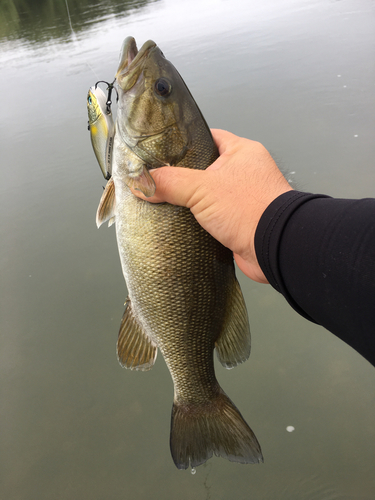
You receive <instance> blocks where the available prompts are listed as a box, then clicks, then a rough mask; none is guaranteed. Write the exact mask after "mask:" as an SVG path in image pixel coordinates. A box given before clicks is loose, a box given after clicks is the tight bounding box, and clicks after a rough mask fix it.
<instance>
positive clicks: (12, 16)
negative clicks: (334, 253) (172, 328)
mask: <svg viewBox="0 0 375 500" xmlns="http://www.w3.org/2000/svg"><path fill="white" fill-rule="evenodd" d="M68 6H69V11H70V15H71V20H72V26H73V30H74V32H75V33H77V34H78V36H77V37H76V39H73V37H71V29H70V25H69V19H68V15H67V10H66V4H65V1H62V0H61V1H59V2H57V1H54V2H47V1H44V2H43V1H40V2H34V1H32V2H31V1H29V2H26V1H23V2H22V1H20V0H18V1H16V0H14V1H10V0H8V1H2V2H1V4H0V9H1V16H0V26H1V28H0V33H1V35H0V48H1V52H0V67H1V69H0V71H1V78H0V92H1V95H2V96H3V100H2V120H1V121H0V138H1V139H0V141H1V155H0V158H1V159H0V161H1V174H2V182H1V183H0V203H2V206H1V214H2V217H1V218H0V233H1V234H0V238H1V243H2V245H1V251H0V267H1V280H0V294H1V301H0V308H1V311H0V332H1V335H0V381H1V382H0V384H1V405H0V421H1V426H2V432H1V433H0V446H1V454H0V475H1V481H0V497H1V498H7V499H11V500H13V499H19V498H22V499H28V498H38V500H39V499H40V500H43V499H46V500H47V499H48V500H49V499H50V498H51V496H52V497H55V496H56V497H57V498H59V499H64V500H65V499H71V498H90V499H94V500H96V499H98V500H99V499H103V498H106V499H107V498H109V499H111V498H129V497H131V496H132V497H133V498H137V499H138V498H140V499H142V498H149V497H155V498H163V499H174V498H176V497H177V496H178V497H179V498H181V499H183V500H185V499H186V500H190V499H191V498H196V499H206V498H212V499H214V498H215V499H224V498H234V499H245V498H256V499H262V500H263V499H266V500H268V499H270V500H274V499H277V500H284V499H285V500H294V499H295V500H311V499H318V498H322V499H323V498H324V499H325V500H326V499H332V500H333V499H336V498H337V499H352V500H358V499H362V500H365V499H366V500H367V499H368V500H370V499H371V500H372V499H373V498H375V478H374V474H373V464H374V463H375V446H374V440H375V424H374V422H375V420H374V413H375V373H374V372H375V370H374V369H373V367H371V366H370V365H369V364H368V363H367V362H366V361H364V360H363V359H362V358H361V357H360V356H359V355H358V354H356V353H355V352H354V351H352V350H351V349H350V348H348V347H347V346H345V345H344V344H343V343H342V342H340V341H339V340H337V339H336V338H334V337H333V335H330V334H328V333H327V332H326V331H325V330H324V329H322V328H319V327H317V326H316V325H313V324H310V323H308V322H307V321H305V320H303V319H302V318H300V317H298V316H297V314H296V313H294V312H293V311H291V310H290V307H289V306H288V305H287V304H286V303H285V300H284V299H283V298H282V297H280V296H279V295H278V294H277V293H276V292H275V291H274V290H272V289H270V287H266V286H262V285H257V284H254V283H251V282H250V281H249V280H247V279H246V278H244V277H243V276H240V281H241V286H242V288H243V290H244V294H245V299H246V303H247V307H248V310H249V316H250V324H251V328H252V335H253V347H252V355H251V357H250V359H249V361H248V362H246V363H245V364H244V365H243V366H240V367H238V368H236V369H234V370H231V371H229V372H228V371H225V373H224V372H223V369H222V368H221V367H220V366H217V374H218V378H219V381H220V383H221V384H222V385H223V387H224V390H225V391H226V392H228V393H229V394H230V395H231V397H233V400H234V401H236V403H237V404H238V406H239V407H240V408H241V411H242V413H243V415H244V417H245V419H246V420H248V421H249V422H251V426H252V428H253V429H254V431H255V432H256V434H257V437H258V438H259V441H260V442H261V443H262V449H263V451H264V456H265V463H264V464H263V465H260V466H248V467H247V466H240V465H237V464H232V463H229V462H227V461H224V460H219V459H215V458H213V459H212V460H210V462H209V464H207V465H206V466H202V467H199V468H197V472H196V474H195V475H192V474H190V473H189V472H187V473H183V472H181V471H177V470H175V468H174V465H173V463H172V462H171V458H170V452H169V448H168V444H167V443H168V438H169V420H170V412H171V399H172V395H173V388H172V383H171V380H170V376H169V373H168V370H167V368H166V366H165V364H164V362H163V360H162V357H161V356H159V357H158V360H157V362H156V365H155V367H154V368H153V370H151V371H150V372H148V373H133V372H129V371H124V370H122V369H121V368H120V367H119V365H118V363H117V360H116V354H115V343H116V337H117V332H118V327H119V323H120V318H121V316H122V313H123V303H124V301H125V298H126V295H127V292H126V289H125V286H124V281H123V277H122V273H121V269H120V263H119V257H118V254H117V248H116V243H115V235H114V231H113V228H110V229H106V228H102V229H101V230H99V231H98V230H97V229H96V226H95V213H96V208H97V205H98V203H99V199H100V196H101V193H102V184H103V178H102V174H101V172H100V169H99V167H98V165H97V163H96V160H95V158H94V155H93V152H92V149H91V145H90V139H89V133H88V131H87V113H86V94H87V89H88V88H89V86H90V85H92V84H93V83H95V82H96V81H97V80H99V79H105V80H108V81H111V78H113V75H114V72H115V70H116V66H117V61H118V54H119V50H120V46H121V43H122V41H123V39H124V38H125V36H127V35H133V36H135V37H136V39H137V42H138V45H139V46H141V45H142V43H143V42H144V41H146V40H147V39H149V38H151V39H154V40H155V41H156V42H157V43H158V44H159V45H160V47H161V48H162V50H163V52H164V53H165V54H166V56H167V57H168V59H170V60H171V61H172V62H173V63H174V65H175V66H176V68H177V69H178V70H179V71H180V73H181V74H182V76H183V77H184V79H185V81H186V82H187V84H188V86H189V88H190V90H191V91H192V94H193V95H194V97H195V99H196V100H197V102H198V104H199V106H200V108H201V110H202V112H203V114H204V116H205V118H206V119H207V121H208V123H209V124H210V125H211V126H216V127H222V128H228V129H230V130H232V131H233V132H235V133H237V134H239V135H243V136H246V137H251V138H254V139H257V140H260V141H261V142H263V143H264V144H265V145H266V146H267V147H268V148H269V149H271V151H272V153H273V155H274V156H275V157H276V159H277V161H278V162H279V164H280V165H281V166H282V168H283V169H284V170H285V171H286V172H288V173H289V176H290V178H292V179H293V180H295V182H296V183H297V185H298V186H299V187H300V188H301V189H305V190H309V191H313V192H323V193H328V194H332V195H335V196H351V197H364V196H374V185H375V171H374V168H373V158H374V154H375V151H374V142H373V137H372V136H373V130H374V126H375V123H374V112H373V110H374V109H375V106H374V104H375V103H374V94H373V81H374V78H375V74H374V67H373V65H371V64H370V63H369V61H372V60H373V47H374V28H373V14H374V5H373V2H372V1H370V0H363V1H362V2H357V1H356V0H342V1H340V2H326V1H324V0H315V2H311V1H310V0H290V1H286V2H279V1H277V0H266V1H264V2H243V1H242V0H232V1H231V2H227V1H224V0H199V1H198V0H191V2H184V1H181V0H163V1H159V2H149V3H146V2H126V3H125V2H120V1H119V2H114V1H112V2H111V1H109V2H104V1H102V2H99V1H98V2H93V1H91V2H89V1H84V0H82V1H73V0H68ZM67 40H73V43H66V41H67ZM292 172H293V173H292ZM289 426H290V427H293V428H294V429H295V430H294V431H293V432H288V431H287V427H289ZM51 492H52V493H51Z"/></svg>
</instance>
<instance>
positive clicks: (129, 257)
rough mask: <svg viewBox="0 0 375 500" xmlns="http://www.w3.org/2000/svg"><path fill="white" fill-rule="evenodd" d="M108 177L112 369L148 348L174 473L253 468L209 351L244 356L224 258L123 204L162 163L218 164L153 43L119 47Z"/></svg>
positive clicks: (257, 455) (163, 220) (165, 219)
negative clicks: (162, 390) (114, 316)
mask: <svg viewBox="0 0 375 500" xmlns="http://www.w3.org/2000/svg"><path fill="white" fill-rule="evenodd" d="M116 80H117V85H118V94H119V101H118V109H117V118H116V134H115V137H114V146H113V159H112V177H111V179H110V180H109V181H108V183H107V186H106V188H105V190H104V192H103V195H102V197H101V200H100V203H99V207H98V211H97V215H96V223H97V226H98V227H99V226H100V225H101V224H103V223H104V222H106V221H107V220H113V219H114V221H115V227H116V237H117V245H118V250H119V255H120V260H121V265H122V271H123V275H124V278H125V281H126V284H127V289H128V297H127V299H126V302H125V312H124V315H123V317H122V321H121V325H120V330H119V334H118V340H117V356H118V360H119V362H120V364H121V365H122V366H123V367H125V368H129V369H131V370H141V371H147V370H149V369H151V368H152V367H153V365H154V363H155V360H156V357H157V352H158V351H160V353H161V354H162V356H163V357H164V360H165V362H166V364H167V367H168V369H169V372H170V374H171V377H172V380H173V384H174V397H173V406H172V415H171V429H170V450H171V455H172V458H173V461H174V463H175V465H176V467H177V468H178V469H187V468H188V467H189V466H190V467H192V468H193V467H197V466H199V465H201V464H203V463H204V462H206V461H207V460H208V459H209V458H211V457H212V456H213V455H216V456H221V457H223V458H226V459H228V460H230V461H232V462H238V463H244V464H245V463H259V462H263V455H262V451H261V447H260V445H259V442H258V440H257V438H256V436H255V434H254V433H253V431H252V430H251V429H250V427H249V426H248V424H247V423H246V421H245V420H244V418H243V417H242V415H241V413H240V412H239V410H238V409H237V408H236V406H235V405H234V404H233V402H232V401H231V400H230V399H229V397H228V396H227V395H226V394H225V392H224V391H223V389H222V388H221V387H220V385H219V383H218V381H217V379H216V376H215V370H214V355H213V353H214V351H216V354H217V357H218V359H219V361H220V362H221V364H222V365H223V366H225V367H226V368H232V367H234V366H236V365H238V364H239V363H242V362H244V361H245V360H246V359H247V358H248V357H249V354H250V329H249V321H248V315H247V310H246V305H245V301H244V298H243V295H242V291H241V288H240V285H239V283H238V281H237V278H236V275H235V268H234V261H233V254H232V252H231V251H230V250H229V249H228V248H226V247H224V246H223V245H222V244H221V243H219V242H218V241H217V240H215V239H214V238H213V237H212V236H211V235H210V234H209V233H207V232H206V231H205V230H204V229H203V228H202V227H201V226H200V225H199V224H198V222H197V221H196V219H195V218H194V216H193V214H192V213H191V211H190V210H189V209H187V208H185V207H180V206H174V205H170V204H168V203H159V204H153V203H150V202H148V201H145V200H142V199H140V198H138V197H137V196H135V195H134V194H133V193H132V191H131V189H134V190H137V189H138V190H140V191H141V192H142V193H144V195H145V196H146V197H149V196H152V195H153V193H154V192H155V183H154V181H153V178H152V176H151V174H150V172H149V170H150V169H157V168H159V167H161V166H164V165H173V166H178V167H184V168H194V169H201V170H204V169H206V168H207V167H208V166H209V165H211V164H212V163H213V162H214V161H215V160H216V159H217V158H218V156H219V153H218V149H217V147H216V145H215V142H214V141H213V138H212V135H211V132H210V129H209V128H208V125H207V123H206V121H205V119H204V117H203V115H202V113H201V111H200V110H199V108H198V106H197V104H196V102H195V100H194V98H193V97H192V95H191V93H190V91H189V90H188V88H187V86H186V84H185V82H184V81H183V79H182V77H181V76H180V74H179V73H178V71H177V70H176V68H175V67H174V66H173V64H172V63H171V62H169V61H168V60H167V59H166V58H165V56H164V54H163V52H162V51H161V50H160V48H159V47H158V46H157V45H156V43H155V42H153V41H151V40H149V41H147V42H146V43H144V44H143V46H142V47H141V49H140V50H139V51H138V49H137V45H136V42H135V39H134V38H133V37H127V38H126V39H125V41H124V43H123V46H122V49H121V53H120V61H119V66H118V70H117V73H116Z"/></svg>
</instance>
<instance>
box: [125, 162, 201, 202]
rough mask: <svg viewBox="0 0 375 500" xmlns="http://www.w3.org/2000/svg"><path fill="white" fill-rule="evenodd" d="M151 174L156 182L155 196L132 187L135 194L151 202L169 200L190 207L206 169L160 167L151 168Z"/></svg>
mask: <svg viewBox="0 0 375 500" xmlns="http://www.w3.org/2000/svg"><path fill="white" fill-rule="evenodd" d="M150 174H151V176H152V178H153V179H154V181H155V184H156V191H155V194H154V196H150V197H149V198H147V197H146V196H145V195H144V194H143V193H141V192H140V191H138V190H133V189H132V193H133V194H135V196H137V197H138V198H141V199H142V200H146V201H149V202H151V203H162V202H167V203H171V204H172V205H179V206H181V207H188V208H190V207H191V204H192V203H191V199H192V197H193V195H194V193H195V192H196V190H197V188H198V186H199V185H200V184H201V183H202V174H203V175H204V171H202V170H193V169H190V168H182V167H159V168H157V169H155V170H150Z"/></svg>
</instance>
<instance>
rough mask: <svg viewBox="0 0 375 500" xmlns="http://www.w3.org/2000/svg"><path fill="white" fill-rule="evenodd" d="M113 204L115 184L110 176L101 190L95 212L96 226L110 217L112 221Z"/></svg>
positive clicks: (113, 213)
mask: <svg viewBox="0 0 375 500" xmlns="http://www.w3.org/2000/svg"><path fill="white" fill-rule="evenodd" d="M115 205H116V197H115V184H114V182H113V178H112V177H111V178H110V179H109V181H108V182H107V185H106V187H105V189H104V191H103V194H102V197H101V198H100V202H99V206H98V210H97V212H96V225H97V226H98V227H100V226H101V225H102V224H103V222H106V221H107V220H110V219H111V221H112V219H114V216H115ZM111 221H110V222H111ZM111 224H113V222H111V223H110V225H111Z"/></svg>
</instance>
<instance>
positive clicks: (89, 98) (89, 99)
mask: <svg viewBox="0 0 375 500" xmlns="http://www.w3.org/2000/svg"><path fill="white" fill-rule="evenodd" d="M87 102H88V103H89V104H92V99H91V95H89V96H88V98H87Z"/></svg>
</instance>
